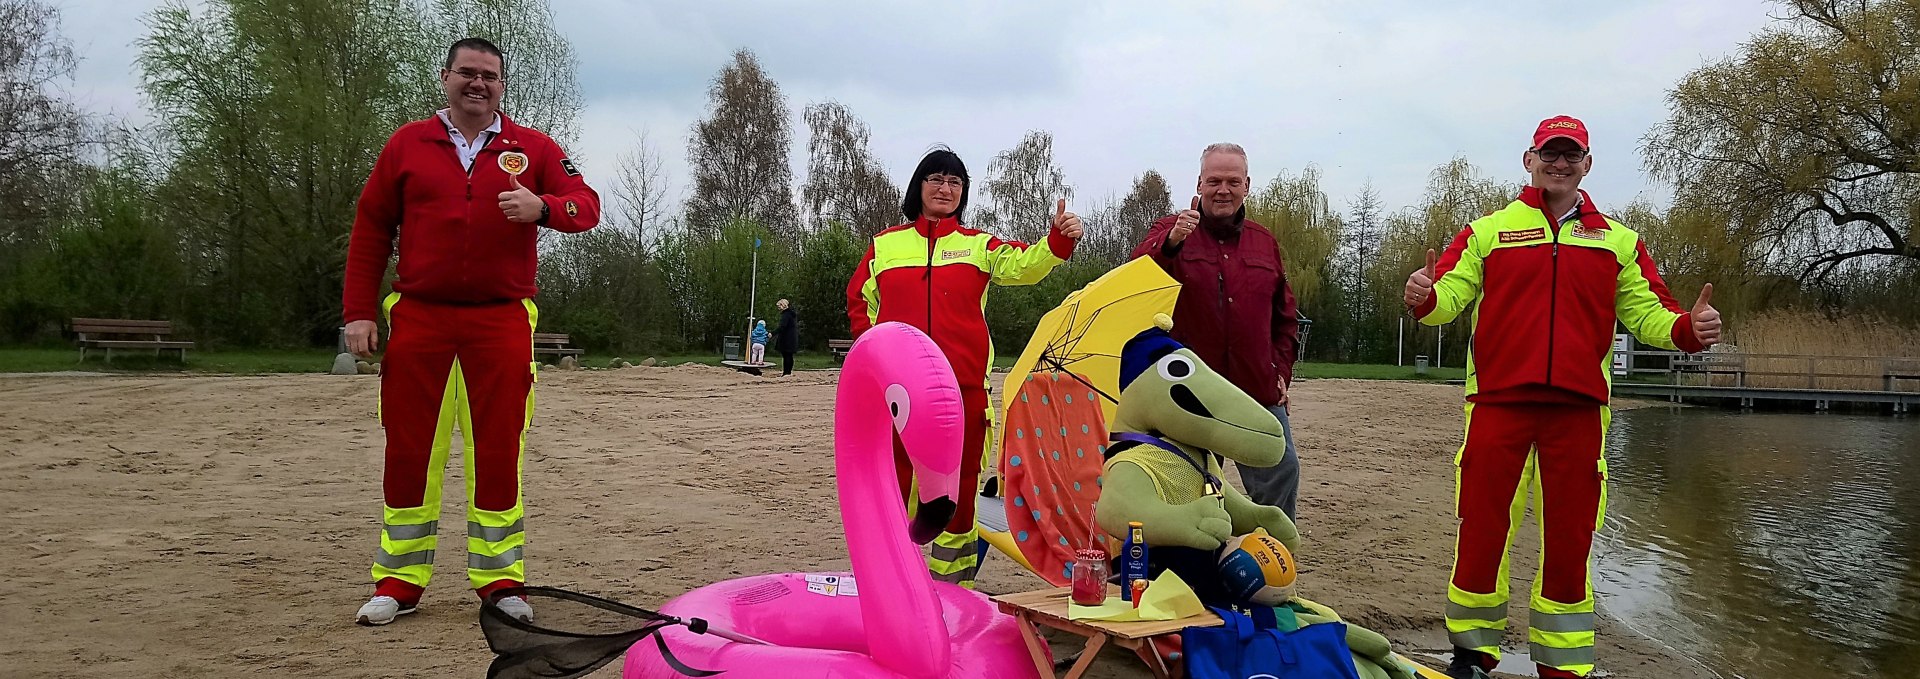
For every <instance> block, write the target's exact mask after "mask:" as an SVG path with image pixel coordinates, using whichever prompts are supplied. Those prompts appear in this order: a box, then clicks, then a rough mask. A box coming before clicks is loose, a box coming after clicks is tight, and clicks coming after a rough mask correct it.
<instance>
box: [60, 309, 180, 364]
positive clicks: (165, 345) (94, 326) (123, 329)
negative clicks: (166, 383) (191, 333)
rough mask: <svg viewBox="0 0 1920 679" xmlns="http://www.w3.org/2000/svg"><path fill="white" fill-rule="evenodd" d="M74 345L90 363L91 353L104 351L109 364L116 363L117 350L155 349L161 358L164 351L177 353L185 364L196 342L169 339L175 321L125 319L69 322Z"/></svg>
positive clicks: (154, 353) (77, 319)
mask: <svg viewBox="0 0 1920 679" xmlns="http://www.w3.org/2000/svg"><path fill="white" fill-rule="evenodd" d="M69 325H70V326H71V327H72V329H73V335H74V343H75V344H78V345H79V346H80V361H81V362H85V361H86V360H87V350H88V349H104V350H106V352H107V361H109V362H111V361H113V350H114V349H151V350H153V355H154V356H156V357H158V356H159V355H160V352H162V351H177V352H179V353H180V360H181V362H185V361H186V360H187V350H188V349H192V348H193V343H192V342H187V341H181V340H174V339H169V338H171V337H172V336H173V323H172V322H171V321H144V320H133V319H124V318H75V319H72V321H70V322H69Z"/></svg>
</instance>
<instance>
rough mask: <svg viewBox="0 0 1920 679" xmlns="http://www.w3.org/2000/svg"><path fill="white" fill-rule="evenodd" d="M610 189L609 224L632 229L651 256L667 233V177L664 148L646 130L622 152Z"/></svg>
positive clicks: (641, 252) (643, 254)
mask: <svg viewBox="0 0 1920 679" xmlns="http://www.w3.org/2000/svg"><path fill="white" fill-rule="evenodd" d="M610 193H611V197H612V199H613V200H612V201H609V202H610V203H611V205H610V207H611V208H612V209H611V210H608V211H607V213H606V216H607V220H606V221H607V225H608V226H613V227H617V228H621V229H626V230H628V231H631V232H632V233H633V241H634V244H635V246H636V247H637V248H638V250H639V252H638V254H639V255H640V256H641V257H647V256H648V255H649V254H651V249H650V248H651V247H652V245H653V243H655V242H657V241H658V240H659V238H660V236H662V235H664V234H662V233H661V231H662V228H663V227H664V225H665V222H666V219H667V177H666V171H665V170H664V169H663V165H662V162H661V160H660V152H659V151H657V150H655V149H654V147H653V143H652V141H651V140H650V139H649V138H648V135H647V133H646V132H644V131H642V132H641V133H640V134H639V137H638V138H637V139H635V140H634V143H633V146H632V147H631V148H628V149H627V150H626V152H625V153H622V154H620V160H619V165H618V166H617V167H616V168H615V169H614V175H613V190H612V191H611V192H610Z"/></svg>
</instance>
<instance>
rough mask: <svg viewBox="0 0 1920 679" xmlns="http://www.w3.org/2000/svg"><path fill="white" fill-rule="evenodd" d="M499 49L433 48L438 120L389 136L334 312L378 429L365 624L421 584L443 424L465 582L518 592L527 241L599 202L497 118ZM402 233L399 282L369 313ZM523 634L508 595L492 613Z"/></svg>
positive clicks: (591, 211) (546, 150)
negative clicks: (382, 441)
mask: <svg viewBox="0 0 1920 679" xmlns="http://www.w3.org/2000/svg"><path fill="white" fill-rule="evenodd" d="M505 72H506V71H505V58H504V57H503V56H502V55H501V53H500V48H498V47H495V46H494V45H493V43H491V42H488V41H486V40H483V39H480V38H467V39H464V40H461V41H459V42H455V43H454V44H453V46H452V47H451V48H449V49H448V50H447V61H446V65H445V68H443V69H442V70H441V71H440V84H441V87H442V89H444V90H445V91H446V94H447V108H445V109H442V110H440V111H439V113H438V114H436V115H435V116H433V117H431V118H427V119H426V120H419V121H414V122H411V123H408V124H406V125H404V126H402V127H401V128H400V129H399V131H397V132H394V134H393V136H392V137H391V138H390V139H388V140H387V145H386V147H385V148H382V149H381V150H380V157H379V159H378V160H376V161H375V162H374V165H373V174H372V176H370V177H368V178H367V185H366V188H365V189H363V190H362V191H361V194H360V204H359V211H358V213H357V215H356V217H355V219H354V223H353V235H352V239H351V242H350V244H349V245H348V250H347V275H346V290H345V292H344V294H343V296H342V300H341V303H342V306H343V308H344V310H345V311H344V314H343V316H344V317H345V320H346V323H347V330H346V332H347V348H348V350H349V351H352V352H353V353H354V354H357V355H360V356H363V357H364V356H371V355H372V354H373V352H374V351H375V350H377V349H379V348H380V340H379V333H378V332H377V329H376V326H375V321H374V319H375V317H376V316H377V315H379V314H380V313H381V312H382V311H384V312H385V315H386V317H387V329H388V332H389V337H390V340H389V341H388V344H387V352H386V360H384V361H382V363H381V373H380V421H381V424H382V426H383V427H385V429H386V433H387V449H386V471H385V480H384V482H383V486H384V489H385V496H386V504H385V509H384V512H383V516H382V527H381V531H380V550H379V551H378V552H377V553H376V554H375V555H374V560H373V579H374V583H375V587H374V596H373V598H372V600H370V601H368V602H367V603H366V605H364V606H362V607H361V608H360V611H359V613H358V614H357V616H356V620H357V621H358V622H359V623H360V624H362V625H384V624H387V623H389V622H392V621H393V619H394V618H395V617H396V616H399V615H403V614H406V613H411V612H413V611H414V607H415V605H416V604H418V603H419V601H420V594H421V593H422V592H423V591H425V589H426V586H427V582H428V580H429V579H431V577H432V575H433V557H434V551H435V548H436V547H437V545H438V542H439V535H438V534H439V525H440V524H439V518H440V470H441V469H444V468H445V467H446V456H447V452H448V449H449V447H450V445H451V435H452V432H453V428H454V425H455V423H458V424H459V427H460V431H461V440H462V441H464V448H465V451H464V453H465V456H464V459H465V460H466V470H467V471H466V481H467V530H466V534H467V550H466V551H467V578H468V580H469V582H470V583H471V584H472V586H473V587H474V589H476V590H478V593H479V595H480V596H481V598H482V599H485V598H487V596H488V595H489V594H490V593H492V592H494V591H497V590H500V589H504V588H508V587H516V586H519V585H521V584H523V583H525V582H526V563H525V561H524V560H523V558H522V555H521V552H522V549H523V546H524V545H525V543H526V534H525V532H524V527H523V522H522V520H521V517H522V514H523V506H522V504H521V493H520V461H521V453H522V452H523V449H524V446H525V441H526V430H527V425H528V423H530V422H531V421H532V419H533V382H534V370H535V368H536V366H537V364H536V363H535V362H534V360H533V336H532V334H533V329H534V327H535V325H536V324H537V323H538V321H539V311H538V309H536V308H535V307H534V305H533V296H534V292H535V291H534V267H535V261H534V242H535V238H536V237H537V235H538V231H539V229H540V228H542V227H544V228H548V229H553V230H555V231H562V232H569V233H572V232H580V231H585V230H587V229H591V228H593V227H594V225H595V224H596V223H597V222H598V221H599V216H600V197H599V194H597V193H595V192H594V190H593V189H592V188H591V187H589V186H587V183H586V181H585V180H584V179H582V178H581V177H580V171H579V170H578V169H576V168H575V167H574V164H573V161H572V160H569V159H568V158H567V155H566V152H564V151H561V150H560V146H559V145H558V144H555V143H554V141H553V140H552V139H550V138H548V137H547V136H546V135H545V134H541V133H540V132H539V131H537V130H533V129H531V128H526V127H521V126H519V125H517V124H515V123H514V122H513V121H512V120H511V119H508V118H507V117H506V116H504V115H502V114H500V113H499V112H498V108H499V104H500V97H501V95H502V94H503V93H504V92H505V90H506V84H505V78H504V74H505ZM396 236H397V237H398V243H399V249H400V263H399V277H398V278H397V279H396V280H395V281H394V283H393V293H392V294H389V295H387V297H386V299H385V300H384V302H382V300H381V299H380V282H381V279H382V278H383V277H384V276H385V274H386V270H387V262H388V260H389V258H390V257H391V256H392V254H393V249H394V243H395V242H396ZM497 603H498V605H499V607H500V609H501V610H503V611H505V612H506V613H507V614H509V615H512V616H515V617H518V618H520V619H522V620H531V619H532V618H533V609H532V608H531V607H529V606H528V605H527V603H526V601H525V600H523V599H521V598H519V597H506V598H503V599H501V600H500V601H499V602H497Z"/></svg>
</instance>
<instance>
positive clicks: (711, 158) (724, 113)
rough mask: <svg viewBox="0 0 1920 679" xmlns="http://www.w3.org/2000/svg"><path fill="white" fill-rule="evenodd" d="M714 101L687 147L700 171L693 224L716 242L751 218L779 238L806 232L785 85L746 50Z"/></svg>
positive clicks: (720, 82)
mask: <svg viewBox="0 0 1920 679" xmlns="http://www.w3.org/2000/svg"><path fill="white" fill-rule="evenodd" d="M707 97H708V99H709V100H710V103H711V107H710V108H709V109H708V113H707V118H706V119H705V120H701V121H700V122H698V123H695V124H694V126H693V138H692V139H691V140H689V141H688V143H687V162H688V164H689V165H691V166H692V172H693V195H692V197H691V198H690V199H689V200H688V201H687V227H688V228H689V229H690V230H691V231H692V233H694V234H695V235H698V236H701V237H703V238H711V237H714V236H715V235H716V234H718V233H719V231H720V229H721V228H723V227H725V226H726V225H727V224H728V223H730V222H733V221H736V220H746V221H751V222H755V223H758V224H760V225H761V226H763V227H765V228H767V229H768V230H769V231H771V232H773V233H774V234H777V235H782V236H791V235H793V234H796V233H798V232H799V230H800V229H799V228H798V225H797V224H795V221H796V220H795V213H796V210H795V209H794V205H793V171H792V170H791V169H789V168H788V167H787V149H788V147H789V146H790V144H791V140H792V135H791V133H790V132H789V131H788V129H787V100H786V97H785V96H784V95H782V94H780V85H779V84H778V83H775V82H774V81H773V79H772V78H771V77H769V76H768V75H767V72H766V71H765V70H763V69H762V68H761V67H760V60H759V59H757V58H755V57H754V56H753V53H752V52H749V51H747V50H744V49H743V50H740V51H738V52H734V53H733V61H732V62H730V63H728V64H727V66H726V67H725V68H722V69H720V73H719V74H718V75H716V76H714V78H713V83H712V85H711V86H709V87H708V88H707Z"/></svg>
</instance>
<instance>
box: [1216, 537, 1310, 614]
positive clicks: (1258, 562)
mask: <svg viewBox="0 0 1920 679" xmlns="http://www.w3.org/2000/svg"><path fill="white" fill-rule="evenodd" d="M1219 566H1220V579H1221V582H1222V584H1224V585H1225V586H1226V589H1227V592H1229V593H1231V594H1232V595H1233V596H1234V598H1236V599H1237V600H1239V601H1242V602H1248V603H1254V604H1259V605H1261V606H1279V605H1281V604H1284V603H1286V601H1287V600H1288V599H1291V598H1293V589H1294V588H1293V585H1294V578H1295V577H1296V576H1298V575H1299V571H1298V570H1297V569H1296V567H1295V565H1294V563H1293V553H1292V552H1289V551H1287V546H1286V545H1283V544H1280V541H1279V540H1277V539H1275V538H1274V537H1273V536H1271V535H1268V534H1267V532H1266V531H1265V530H1256V531H1254V532H1252V533H1249V534H1246V535H1242V536H1239V537H1236V538H1233V539H1231V540H1228V541H1227V544H1226V545H1225V546H1224V547H1222V548H1221V549H1220V562H1219Z"/></svg>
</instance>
